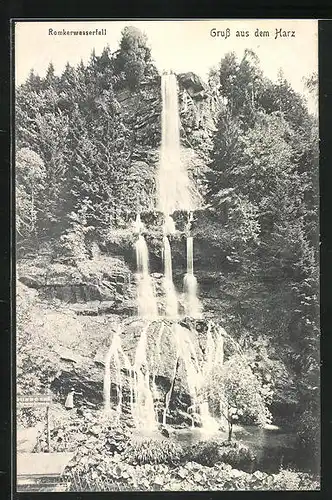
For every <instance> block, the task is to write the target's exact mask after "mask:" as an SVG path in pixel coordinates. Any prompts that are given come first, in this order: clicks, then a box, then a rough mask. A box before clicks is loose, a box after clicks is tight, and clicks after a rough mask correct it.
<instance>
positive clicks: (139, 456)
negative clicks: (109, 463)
mask: <svg viewBox="0 0 332 500" xmlns="http://www.w3.org/2000/svg"><path fill="white" fill-rule="evenodd" d="M182 455H183V450H182V447H181V446H180V445H179V444H177V443H174V442H172V441H168V440H166V439H164V440H161V441H157V440H154V439H145V440H143V441H136V442H133V443H130V444H129V445H128V447H127V448H126V450H125V453H124V457H125V459H126V460H127V462H129V463H131V464H138V465H142V464H175V463H179V462H180V460H181V458H182Z"/></svg>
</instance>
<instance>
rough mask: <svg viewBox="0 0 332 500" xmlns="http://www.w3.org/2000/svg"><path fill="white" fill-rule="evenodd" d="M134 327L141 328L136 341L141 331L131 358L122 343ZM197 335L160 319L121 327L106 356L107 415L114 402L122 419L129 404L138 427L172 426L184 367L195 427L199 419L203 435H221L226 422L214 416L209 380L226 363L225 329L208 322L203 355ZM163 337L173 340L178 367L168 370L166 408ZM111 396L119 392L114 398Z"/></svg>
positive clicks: (190, 410) (105, 392)
mask: <svg viewBox="0 0 332 500" xmlns="http://www.w3.org/2000/svg"><path fill="white" fill-rule="evenodd" d="M130 326H131V327H132V326H134V328H135V337H136V333H137V330H138V329H140V335H139V338H138V340H137V343H136V347H134V349H133V351H132V353H131V356H129V354H128V353H125V352H124V350H123V347H122V339H123V338H124V336H125V335H127V329H128V328H129V327H130ZM196 333H197V332H195V330H194V329H193V328H188V327H185V326H182V325H181V324H180V323H179V322H177V321H175V320H168V319H166V318H162V317H160V318H159V319H157V320H154V321H147V320H143V319H140V318H136V319H134V320H132V321H131V323H130V324H128V321H127V322H126V321H125V322H124V323H123V324H122V325H118V327H117V329H116V330H115V332H114V333H113V335H112V339H111V344H110V347H109V350H108V352H107V354H106V357H105V376H104V407H105V411H106V412H109V411H110V409H111V399H112V403H113V404H114V405H115V406H116V408H117V412H118V416H119V417H120V416H121V414H122V413H123V411H124V405H125V404H126V406H127V407H128V403H129V407H130V412H131V416H132V418H133V422H134V424H135V426H136V427H137V428H138V429H141V430H144V429H145V430H146V429H149V430H153V429H156V428H157V427H158V425H159V423H161V422H162V423H163V424H164V425H166V424H167V423H168V416H169V414H168V410H169V406H170V402H171V399H172V396H173V394H172V392H173V389H174V382H175V380H176V378H177V374H178V373H177V372H178V370H179V367H180V364H182V368H181V369H182V380H183V381H184V384H185V385H186V388H187V392H188V394H189V395H190V404H188V407H187V413H188V415H191V418H192V425H193V426H194V421H195V419H197V418H198V419H199V421H200V426H201V427H202V430H203V431H206V432H214V431H217V430H218V427H219V425H220V424H219V423H218V421H217V420H216V419H215V418H214V417H213V416H212V415H211V412H210V408H209V394H208V384H207V381H208V378H209V375H211V372H212V370H213V367H214V366H215V364H217V363H218V364H219V365H220V362H221V360H222V356H221V351H222V350H223V341H224V339H223V331H221V330H220V329H219V328H218V327H217V326H216V325H214V324H212V322H210V323H209V324H208V328H207V332H206V334H205V338H206V342H205V349H204V355H203V356H202V351H201V350H199V345H198V342H197V335H196ZM163 338H164V339H165V338H167V342H168V347H169V350H170V351H171V352H172V353H173V354H172V356H171V359H172V363H173V366H171V367H170V366H167V367H166V369H169V372H170V373H172V377H173V380H172V381H171V387H170V389H169V391H168V392H167V393H166V397H165V399H164V401H163V402H162V407H161V405H160V395H158V390H157V388H156V380H155V379H156V370H157V368H158V367H160V365H161V363H162V357H163V354H162V352H161V349H162V342H163ZM167 362H168V360H167V361H166V363H167ZM164 363H165V360H164ZM172 377H170V378H172ZM111 382H112V384H111ZM111 386H113V387H114V386H115V389H116V390H115V391H112V387H111ZM111 393H112V394H114V395H112V397H111Z"/></svg>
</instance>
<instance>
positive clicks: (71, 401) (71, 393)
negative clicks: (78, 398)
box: [65, 388, 82, 410]
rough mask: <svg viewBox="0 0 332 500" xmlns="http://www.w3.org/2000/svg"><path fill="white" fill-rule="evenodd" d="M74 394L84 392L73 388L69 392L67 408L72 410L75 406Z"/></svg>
mask: <svg viewBox="0 0 332 500" xmlns="http://www.w3.org/2000/svg"><path fill="white" fill-rule="evenodd" d="M74 394H82V392H76V391H75V389H73V388H72V389H71V390H70V391H69V392H68V395H67V398H66V402H65V408H66V410H72V409H73V408H74Z"/></svg>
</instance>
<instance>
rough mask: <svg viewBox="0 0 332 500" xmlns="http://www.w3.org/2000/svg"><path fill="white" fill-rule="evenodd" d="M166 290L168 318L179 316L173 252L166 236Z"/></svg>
mask: <svg viewBox="0 0 332 500" xmlns="http://www.w3.org/2000/svg"><path fill="white" fill-rule="evenodd" d="M164 288H165V296H166V316H168V317H172V318H173V317H176V316H177V314H178V298H177V294H176V290H175V287H174V283H173V272H172V252H171V246H170V244H169V240H168V238H167V236H166V235H165V236H164Z"/></svg>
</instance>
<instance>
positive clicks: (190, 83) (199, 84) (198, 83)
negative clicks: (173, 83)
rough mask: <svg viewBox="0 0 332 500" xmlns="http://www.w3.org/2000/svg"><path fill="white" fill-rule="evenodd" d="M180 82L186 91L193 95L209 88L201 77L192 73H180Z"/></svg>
mask: <svg viewBox="0 0 332 500" xmlns="http://www.w3.org/2000/svg"><path fill="white" fill-rule="evenodd" d="M178 80H179V82H180V84H181V85H182V86H183V87H184V88H185V89H186V90H188V91H189V92H192V93H197V92H202V91H204V90H206V88H207V87H206V84H205V83H204V82H203V80H202V79H201V77H199V76H198V75H196V74H195V73H193V72H192V71H190V72H188V73H180V74H179V75H178Z"/></svg>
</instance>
